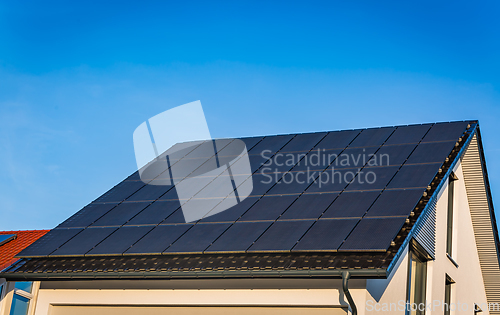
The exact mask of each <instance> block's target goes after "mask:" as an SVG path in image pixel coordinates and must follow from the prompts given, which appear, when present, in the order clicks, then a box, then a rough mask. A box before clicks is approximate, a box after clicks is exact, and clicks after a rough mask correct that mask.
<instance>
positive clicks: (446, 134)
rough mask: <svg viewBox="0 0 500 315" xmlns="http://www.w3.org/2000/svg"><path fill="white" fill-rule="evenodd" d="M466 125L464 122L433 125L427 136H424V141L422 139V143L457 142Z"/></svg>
mask: <svg viewBox="0 0 500 315" xmlns="http://www.w3.org/2000/svg"><path fill="white" fill-rule="evenodd" d="M468 124H469V123H468V122H465V121H458V122H452V123H439V124H435V125H434V126H432V128H431V130H429V132H428V133H427V135H425V137H424V139H422V142H431V141H446V140H453V141H457V140H458V138H459V137H461V136H462V135H463V133H464V132H465V130H466V128H467V125H468Z"/></svg>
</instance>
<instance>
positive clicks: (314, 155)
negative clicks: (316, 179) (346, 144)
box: [291, 147, 343, 173]
mask: <svg viewBox="0 0 500 315" xmlns="http://www.w3.org/2000/svg"><path fill="white" fill-rule="evenodd" d="M318 150H319V151H318ZM342 150H343V149H342V148H340V149H332V150H323V149H322V148H319V147H317V148H316V149H313V150H312V151H311V152H309V153H308V154H307V155H306V156H305V157H304V158H303V159H302V160H300V161H299V162H298V163H297V165H295V166H294V167H293V168H292V169H291V172H309V173H311V172H312V171H318V170H319V171H322V170H324V169H326V168H327V167H328V166H329V165H330V164H331V163H332V162H334V161H335V159H336V158H337V157H338V156H339V155H340V154H341V153H342Z"/></svg>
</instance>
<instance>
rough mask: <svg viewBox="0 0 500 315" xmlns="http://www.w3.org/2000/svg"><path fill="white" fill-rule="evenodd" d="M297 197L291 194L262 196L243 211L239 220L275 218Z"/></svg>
mask: <svg viewBox="0 0 500 315" xmlns="http://www.w3.org/2000/svg"><path fill="white" fill-rule="evenodd" d="M295 199H297V196H296V195H291V196H267V195H266V196H264V197H262V199H260V200H259V201H258V202H257V203H255V204H254V205H253V207H252V208H251V210H250V211H248V212H247V213H245V214H244V215H243V216H242V217H241V219H240V221H257V220H276V219H277V218H278V217H279V216H280V215H281V214H282V213H283V212H284V211H285V210H286V209H287V208H288V207H289V206H290V205H291V204H292V202H294V201H295Z"/></svg>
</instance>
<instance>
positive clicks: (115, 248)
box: [87, 226, 153, 255]
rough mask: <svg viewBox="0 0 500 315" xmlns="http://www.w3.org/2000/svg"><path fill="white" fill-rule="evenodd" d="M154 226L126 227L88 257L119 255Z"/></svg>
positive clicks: (101, 244) (106, 240)
mask: <svg viewBox="0 0 500 315" xmlns="http://www.w3.org/2000/svg"><path fill="white" fill-rule="evenodd" d="M152 229H153V226H130V227H128V226H125V227H121V228H119V229H118V230H117V231H115V232H114V233H113V234H111V235H110V236H108V237H107V238H106V239H105V240H104V241H102V242H101V243H99V244H98V245H97V246H96V247H94V248H93V249H92V250H91V251H89V252H88V253H87V255H119V254H123V252H125V251H126V250H127V249H129V248H130V247H131V246H132V245H133V244H135V243H136V242H137V241H138V240H140V239H141V237H143V236H144V235H146V233H148V232H149V231H151V230H152Z"/></svg>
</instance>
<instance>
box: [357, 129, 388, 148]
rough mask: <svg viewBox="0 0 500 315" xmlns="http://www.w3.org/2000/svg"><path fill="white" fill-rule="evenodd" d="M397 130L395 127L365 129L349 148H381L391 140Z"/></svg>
mask: <svg viewBox="0 0 500 315" xmlns="http://www.w3.org/2000/svg"><path fill="white" fill-rule="evenodd" d="M395 129H396V128H395V127H383V128H371V129H363V130H362V131H361V133H360V134H359V135H358V136H357V137H356V139H354V141H352V143H351V144H349V147H350V148H353V147H367V146H377V145H378V146H379V145H381V144H382V143H384V142H385V141H386V140H387V138H389V136H390V135H391V133H392V132H393V131H394V130H395Z"/></svg>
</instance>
